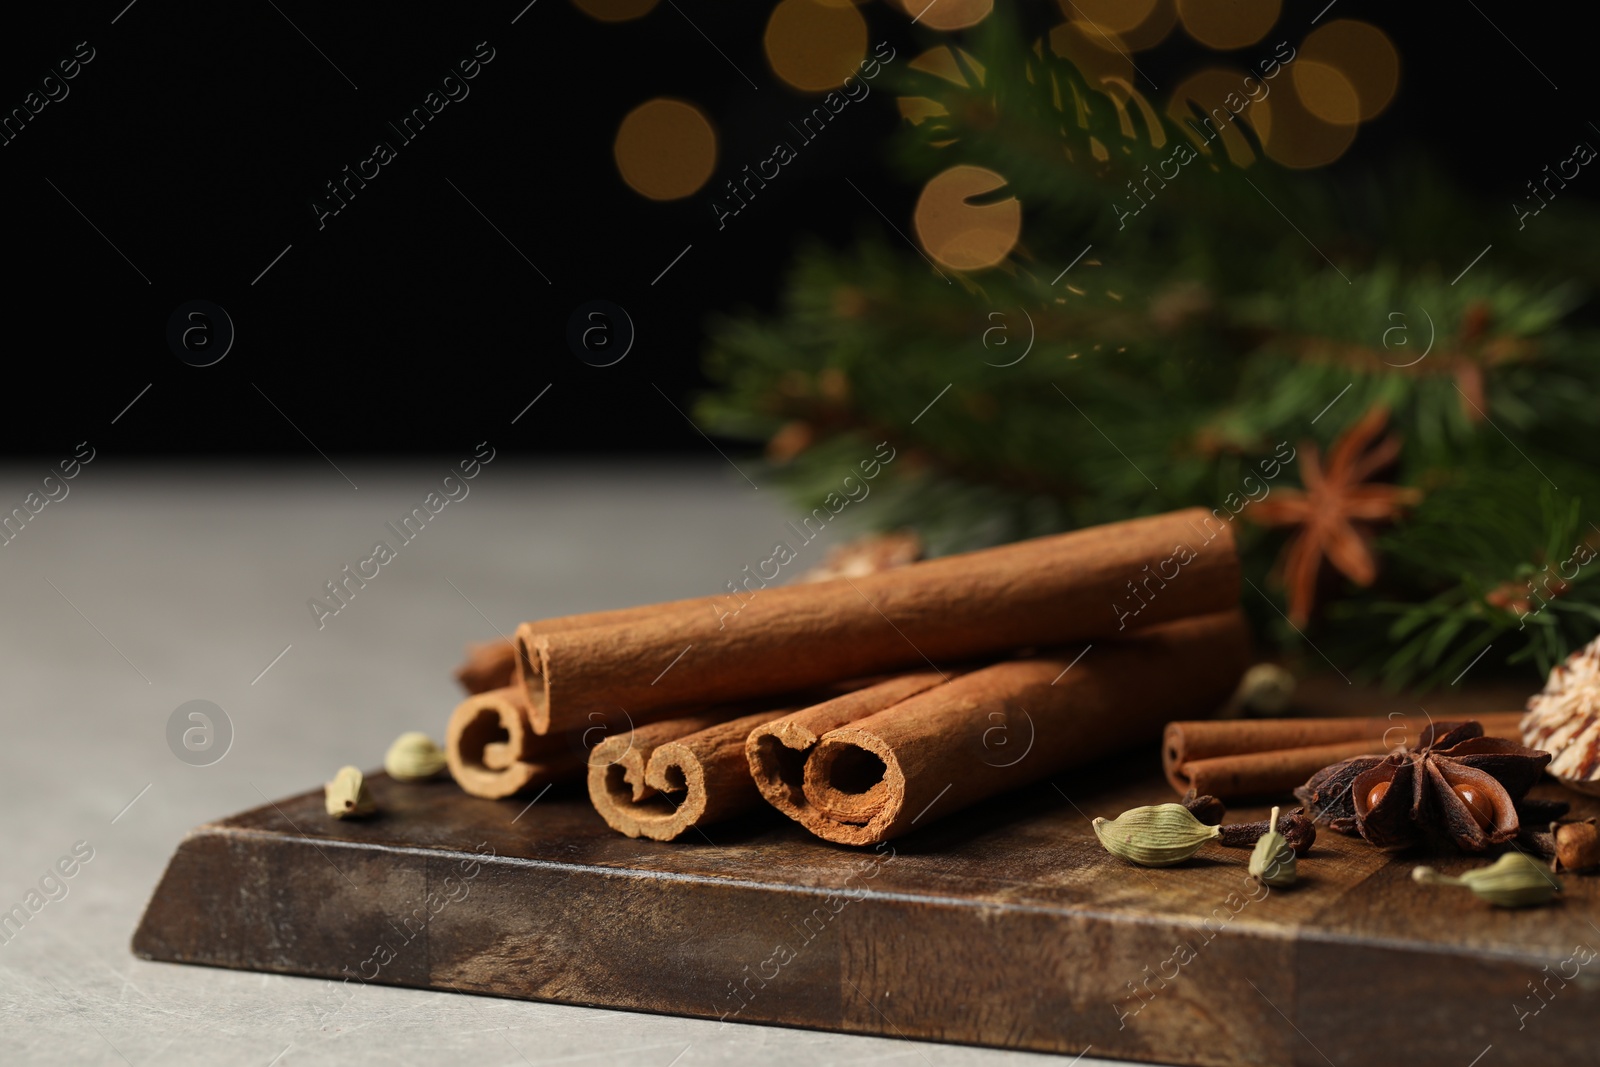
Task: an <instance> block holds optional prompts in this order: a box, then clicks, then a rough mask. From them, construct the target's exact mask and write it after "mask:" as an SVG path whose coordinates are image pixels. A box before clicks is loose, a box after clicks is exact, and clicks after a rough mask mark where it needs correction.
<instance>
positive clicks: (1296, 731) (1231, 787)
mask: <svg viewBox="0 0 1600 1067" xmlns="http://www.w3.org/2000/svg"><path fill="white" fill-rule="evenodd" d="M1520 718H1521V713H1519V712H1505V713H1495V714H1491V715H1480V716H1477V717H1476V719H1477V721H1478V722H1480V723H1482V724H1483V730H1484V733H1485V734H1488V735H1490V736H1508V737H1512V738H1516V737H1518V729H1519V728H1518V725H1517V723H1518V720H1519V719H1520ZM1441 721H1442V720H1441ZM1428 722H1429V720H1428V718H1427V716H1426V715H1403V716H1402V715H1397V716H1393V717H1389V718H1378V717H1372V718H1326V719H1228V720H1209V721H1201V722H1172V723H1168V724H1167V728H1166V731H1165V734H1164V736H1163V740H1162V746H1161V762H1162V766H1163V767H1164V768H1165V770H1166V772H1167V780H1168V781H1169V782H1170V783H1171V784H1172V787H1173V788H1174V789H1176V790H1177V791H1178V792H1180V793H1185V792H1188V791H1189V790H1190V789H1193V790H1195V791H1196V792H1198V793H1209V794H1211V795H1212V796H1215V797H1222V798H1224V799H1228V798H1233V797H1246V796H1248V797H1257V796H1267V795H1270V794H1273V793H1287V792H1290V791H1292V790H1293V789H1294V787H1295V786H1297V785H1301V784H1302V783H1304V782H1305V781H1306V779H1308V778H1310V777H1311V776H1312V775H1313V774H1315V773H1316V772H1317V771H1320V770H1321V769H1322V768H1324V767H1326V766H1329V765H1330V764H1334V763H1338V762H1339V761H1340V760H1345V759H1349V758H1350V757H1352V756H1364V755H1381V754H1382V753H1384V752H1387V751H1389V750H1390V749H1391V748H1394V747H1396V746H1400V745H1404V746H1411V745H1415V744H1416V743H1417V742H1418V740H1419V739H1420V738H1421V735H1422V731H1423V729H1425V728H1426V727H1427V725H1428Z"/></svg>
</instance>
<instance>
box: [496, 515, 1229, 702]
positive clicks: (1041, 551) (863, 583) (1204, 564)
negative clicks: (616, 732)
mask: <svg viewBox="0 0 1600 1067" xmlns="http://www.w3.org/2000/svg"><path fill="white" fill-rule="evenodd" d="M1207 518H1208V513H1207V512H1205V511H1203V510H1200V509H1191V510H1188V511H1179V512H1173V513H1171V514H1167V515H1157V516H1153V517H1150V518H1144V519H1135V520H1131V521H1128V522H1120V523H1113V524H1110V525H1107V526H1097V527H1091V528H1089V529H1084V530H1078V531H1075V532H1073V533H1068V534H1060V535H1056V536H1052V537H1042V538H1037V539H1034V540H1031V541H1022V542H1017V543H1015V544H1009V545H1003V546H1000V547H998V548H990V549H984V550H982V551H979V552H971V553H967V554H964V555H958V556H947V557H944V558H942V559H935V560H929V561H926V562H922V563H913V564H910V565H908V566H905V567H900V568H896V569H894V570H890V571H886V572H884V573H881V574H872V575H867V576H864V577H861V578H854V579H845V578H841V579H836V580H833V581H826V582H817V583H815V584H807V585H795V586H785V587H781V588H773V589H767V588H764V587H763V588H755V589H752V590H751V595H750V596H749V598H748V599H744V598H739V599H737V600H736V599H734V598H732V597H721V598H712V597H708V598H704V599H701V600H699V601H696V602H694V604H695V605H696V606H691V607H677V606H675V605H663V606H662V607H663V608H667V609H669V610H664V611H663V612H662V613H661V614H658V615H656V616H654V617H651V618H645V619H641V620H638V621H636V622H629V623H621V624H612V625H601V626H594V627H590V628H585V629H576V630H558V631H555V632H545V631H541V629H540V627H539V624H537V623H528V624H524V625H523V626H520V627H518V629H517V635H516V641H517V645H518V650H519V654H520V656H521V657H522V660H521V664H520V672H521V680H522V682H523V683H524V685H525V687H526V689H527V697H528V706H529V711H530V713H531V715H532V721H533V726H534V729H535V730H536V731H538V732H540V733H547V732H551V731H557V732H559V731H562V730H566V729H569V728H571V727H573V726H576V725H581V724H582V723H583V722H584V721H585V718H586V717H587V716H588V715H590V714H591V713H596V714H600V715H605V716H609V715H612V714H614V713H615V709H616V708H617V707H625V708H627V709H628V712H629V714H630V715H632V716H634V717H635V718H636V719H637V718H638V717H639V716H640V715H641V714H656V713H659V711H660V710H661V709H666V708H671V707H675V706H677V707H681V706H684V705H688V704H692V703H699V704H701V705H703V704H705V703H707V702H731V701H737V700H744V699H748V698H752V697H765V696H773V695H777V694H781V693H785V692H792V691H795V690H798V689H802V688H806V687H808V686H811V685H815V684H817V683H819V682H823V681H827V680H830V679H837V678H846V677H857V676H862V675H867V674H873V673H880V672H884V671H894V670H905V669H920V668H922V667H924V666H926V665H928V664H930V663H937V662H939V661H941V660H942V661H950V660H956V659H970V658H977V657H982V656H986V655H992V654H995V653H1000V652H1004V651H1007V650H1011V649H1015V648H1019V647H1023V646H1033V645H1056V644H1062V643H1068V642H1074V641H1084V640H1094V639H1099V638H1105V637H1108V636H1111V635H1116V634H1118V633H1119V632H1125V633H1132V632H1134V630H1135V629H1136V628H1138V627H1143V626H1147V625H1152V624H1156V623H1160V622H1164V621H1168V620H1172V619H1179V618H1187V617H1190V616H1194V615H1199V614H1204V613H1209V612H1217V611H1222V610H1226V609H1228V608H1230V607H1232V606H1233V605H1234V604H1235V603H1237V600H1238V591H1239V562H1238V555H1237V552H1236V551H1235V548H1234V542H1233V535H1232V532H1231V529H1230V528H1229V527H1226V526H1224V527H1221V528H1220V529H1218V530H1214V531H1211V532H1210V533H1209V534H1208V533H1207V530H1206V528H1205V526H1204V522H1205V520H1206V519H1207ZM1207 536H1209V537H1210V538H1211V540H1209V541H1208V540H1206V538H1207Z"/></svg>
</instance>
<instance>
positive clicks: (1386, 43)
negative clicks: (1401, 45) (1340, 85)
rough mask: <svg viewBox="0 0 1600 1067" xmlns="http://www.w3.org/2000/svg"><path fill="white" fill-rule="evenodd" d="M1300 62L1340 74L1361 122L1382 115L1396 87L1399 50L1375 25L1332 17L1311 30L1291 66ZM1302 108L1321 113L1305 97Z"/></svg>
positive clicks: (1397, 85) (1397, 83)
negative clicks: (1357, 106) (1353, 97)
mask: <svg viewBox="0 0 1600 1067" xmlns="http://www.w3.org/2000/svg"><path fill="white" fill-rule="evenodd" d="M1301 63H1321V64H1323V65H1325V66H1329V67H1333V68H1334V69H1335V70H1337V71H1339V73H1340V74H1342V75H1344V77H1345V79H1346V80H1347V82H1348V83H1349V85H1350V86H1351V87H1352V88H1353V89H1354V91H1355V94H1356V97H1357V99H1358V100H1359V101H1360V111H1359V114H1358V118H1359V120H1360V121H1361V122H1369V121H1371V120H1372V119H1375V118H1377V117H1378V116H1379V115H1380V114H1382V113H1383V109H1384V108H1386V107H1388V106H1389V102H1390V101H1391V100H1393V99H1394V94H1395V91H1396V90H1397V89H1398V88H1399V87H1400V53H1399V52H1398V51H1396V50H1395V47H1394V42H1393V41H1391V40H1389V37H1388V35H1387V34H1385V33H1384V32H1383V31H1382V30H1380V29H1378V27H1376V26H1374V25H1372V24H1370V23H1366V22H1359V21H1357V20H1355V19H1335V20H1334V21H1332V22H1330V23H1327V24H1326V25H1324V26H1322V27H1321V28H1319V29H1317V30H1314V31H1313V32H1312V33H1311V34H1310V36H1308V37H1307V38H1306V39H1305V42H1304V43H1303V44H1301V45H1300V51H1299V54H1298V56H1297V61H1296V62H1295V63H1294V64H1292V65H1293V66H1296V67H1298V66H1299V65H1300V64H1301ZM1295 84H1296V86H1298V85H1299V80H1298V79H1296V82H1295ZM1306 107H1307V108H1309V109H1311V110H1312V111H1313V112H1315V113H1316V114H1318V115H1321V112H1320V111H1318V109H1317V107H1316V105H1315V104H1314V103H1313V101H1312V99H1311V98H1310V97H1309V96H1308V97H1306ZM1322 117H1324V118H1327V117H1328V116H1325V115H1324V116H1322ZM1330 121H1332V120H1331V119H1330Z"/></svg>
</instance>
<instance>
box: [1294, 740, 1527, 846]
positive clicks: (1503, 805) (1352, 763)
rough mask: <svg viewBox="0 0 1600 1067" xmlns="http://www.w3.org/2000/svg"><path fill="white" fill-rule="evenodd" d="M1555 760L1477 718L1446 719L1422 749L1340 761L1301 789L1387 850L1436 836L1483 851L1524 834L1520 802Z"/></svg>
mask: <svg viewBox="0 0 1600 1067" xmlns="http://www.w3.org/2000/svg"><path fill="white" fill-rule="evenodd" d="M1549 762H1550V753H1548V752H1540V751H1538V750H1536V749H1531V748H1524V747H1523V746H1522V745H1519V744H1517V743H1516V742H1514V741H1507V740H1504V739H1503V738H1498V737H1484V736H1483V727H1482V726H1480V725H1479V724H1478V723H1476V722H1440V723H1434V724H1432V725H1430V726H1429V727H1428V728H1427V729H1426V730H1424V731H1423V732H1422V737H1421V738H1420V739H1419V744H1418V745H1417V747H1416V748H1412V749H1398V750H1396V751H1394V752H1391V753H1389V754H1388V755H1387V756H1356V757H1353V758H1351V759H1347V760H1344V761H1342V762H1340V763H1335V764H1333V765H1332V766H1330V767H1324V768H1323V769H1322V770H1320V771H1318V772H1317V773H1316V774H1314V775H1312V776H1311V779H1310V781H1308V782H1306V784H1305V785H1303V786H1301V787H1300V788H1299V789H1296V790H1295V791H1294V792H1295V796H1296V797H1298V798H1299V799H1300V801H1301V803H1303V804H1305V806H1306V810H1307V811H1309V812H1310V813H1311V816H1312V818H1313V819H1314V820H1315V821H1317V822H1319V823H1322V824H1324V825H1327V826H1331V827H1332V828H1333V829H1335V830H1338V831H1340V832H1341V833H1347V834H1348V833H1357V834H1360V836H1361V837H1362V838H1364V839H1365V840H1366V841H1367V842H1369V843H1370V844H1373V845H1376V846H1377V847H1379V848H1382V849H1387V850H1397V849H1403V848H1407V847H1410V846H1411V845H1415V844H1419V843H1421V842H1423V841H1425V840H1429V839H1433V840H1446V841H1449V842H1450V843H1452V844H1454V845H1455V846H1456V847H1457V848H1459V849H1461V850H1463V851H1466V852H1482V851H1484V850H1485V849H1487V848H1489V847H1490V846H1491V845H1501V844H1505V843H1506V842H1507V841H1510V840H1511V839H1512V838H1514V837H1516V836H1517V830H1518V828H1519V827H1520V825H1521V823H1520V820H1519V818H1518V814H1517V805H1518V804H1519V803H1520V802H1521V801H1522V799H1523V794H1525V793H1527V791H1528V790H1529V789H1530V788H1532V786H1533V784H1534V783H1535V782H1537V781H1538V780H1539V776H1540V775H1541V774H1542V773H1543V772H1544V767H1545V764H1547V763H1549ZM1463 794H1466V795H1465V796H1463Z"/></svg>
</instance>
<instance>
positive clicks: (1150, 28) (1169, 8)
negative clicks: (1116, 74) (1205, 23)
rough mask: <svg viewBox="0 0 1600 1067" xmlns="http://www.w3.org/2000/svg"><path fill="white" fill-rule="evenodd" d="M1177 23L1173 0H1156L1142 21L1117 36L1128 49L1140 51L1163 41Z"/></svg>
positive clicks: (1175, 6) (1176, 8) (1176, 12)
mask: <svg viewBox="0 0 1600 1067" xmlns="http://www.w3.org/2000/svg"><path fill="white" fill-rule="evenodd" d="M1086 10H1087V9H1086ZM1177 24H1178V7H1177V4H1176V3H1175V2H1174V0H1156V4H1155V7H1153V8H1152V9H1151V11H1150V14H1149V15H1148V16H1147V17H1146V18H1145V20H1144V21H1143V22H1141V23H1139V25H1137V26H1134V27H1133V28H1132V29H1127V30H1123V31H1122V32H1121V33H1119V34H1117V37H1118V38H1119V39H1120V40H1121V41H1122V43H1123V44H1124V45H1125V46H1126V47H1127V49H1128V51H1130V52H1142V51H1144V50H1145V49H1146V48H1154V47H1155V46H1156V45H1158V44H1160V43H1161V42H1162V41H1165V40H1166V39H1167V38H1168V37H1169V36H1171V35H1172V28H1173V27H1174V26H1176V25H1177Z"/></svg>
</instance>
